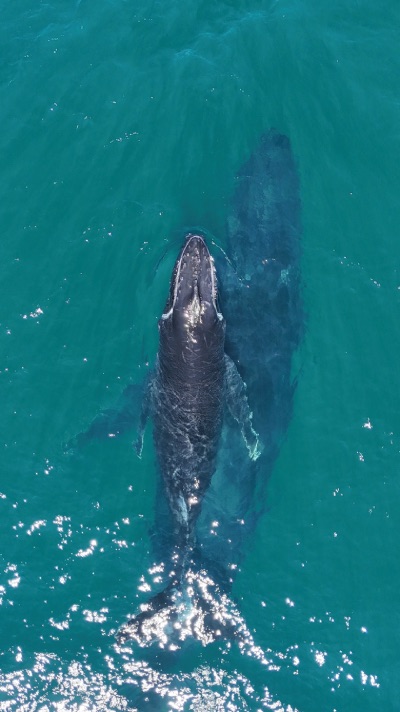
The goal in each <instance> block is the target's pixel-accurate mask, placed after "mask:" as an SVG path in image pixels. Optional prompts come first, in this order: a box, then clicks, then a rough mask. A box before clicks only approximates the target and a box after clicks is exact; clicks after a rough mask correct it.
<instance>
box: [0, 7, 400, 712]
mask: <svg viewBox="0 0 400 712" xmlns="http://www.w3.org/2000/svg"><path fill="white" fill-rule="evenodd" d="M399 25H400V17H399V7H398V4H397V3H396V2H394V0H388V1H387V2H384V3H383V4H380V5H379V4H378V5H377V4H376V3H372V2H370V1H368V0H365V2H358V3H356V2H349V0H347V2H340V1H339V2H336V3H332V2H328V1H327V0H323V1H322V2H318V3H317V2H314V1H308V2H301V1H300V0H293V2H279V1H276V2H256V0H242V1H240V0H237V2H235V3H233V2H221V3H212V2H188V3H186V4H182V3H176V2H173V3H170V4H168V5H167V4H165V3H160V2H156V1H153V2H150V1H149V2H142V3H135V2H125V1H123V0H108V1H107V0H101V1H100V2H97V3H96V4H95V5H94V4H93V3H88V2H87V1H85V0H82V1H81V2H65V0H64V1H62V0H60V1H59V2H57V3H55V2H53V3H52V2H48V3H45V2H35V3H33V2H30V1H29V0H18V2H4V3H3V8H2V21H1V25H0V48H1V49H0V57H1V60H2V62H1V70H0V72H1V73H0V81H1V95H0V107H1V109H0V116H1V128H2V130H1V134H0V145H1V168H0V171H1V185H0V191H1V196H0V206H1V235H2V239H1V248H0V249H1V259H0V279H1V285H2V286H1V300H0V334H1V363H0V376H1V381H0V383H1V385H0V388H1V402H2V408H1V415H0V422H1V426H0V438H1V439H0V446H1V453H2V455H1V463H0V466H1V470H0V493H1V495H0V497H1V498H0V511H1V533H2V536H1V548H0V560H1V564H0V567H1V572H2V577H1V583H0V602H1V607H0V620H1V624H0V626H1V627H0V631H1V633H0V670H1V672H0V709H1V710H7V711H8V710H18V711H24V712H25V711H26V712H28V711H29V712H31V711H33V710H41V711H43V712H44V711H45V710H46V711H47V710H51V711H53V710H57V711H59V710H68V711H70V710H74V711H75V710H76V711H78V710H80V711H83V710H84V711H85V712H86V711H87V710H88V711H89V710H90V711H92V710H110V711H111V710H113V711H114V710H124V709H135V704H136V703H135V699H141V702H139V703H137V704H138V705H139V707H138V709H141V706H144V705H145V697H146V694H147V693H148V692H150V693H151V692H155V698H156V699H157V698H158V700H159V704H158V709H161V710H174V709H176V710H185V711H186V710H201V711H202V710H251V711H252V710H254V711H256V710H261V709H281V710H282V709H284V710H288V711H289V710H294V709H296V710H299V712H333V711H334V710H335V711H337V712H347V711H348V710H351V711H352V712H361V711H362V712H366V711H369V710H370V711H373V712H375V711H376V710H377V709H385V710H397V709H398V707H399V703H398V697H399V695H400V668H399V661H398V648H399V638H400V634H399V625H400V616H399V611H398V587H399V583H400V573H399V565H398V554H397V546H396V544H397V542H398V539H399V534H400V515H399V506H398V502H399V496H400V485H399V480H398V477H397V475H398V470H399V444H400V437H399V436H400V418H399V407H398V401H399V377H398V367H397V366H396V363H397V354H398V353H399V347H400V336H399V328H398V324H399V295H400V291H399V290H400V275H399V246H398V244H399V243H398V226H399V224H400V204H399V200H398V195H399V183H400V171H399V160H398V156H399V148H400V131H399V126H400V103H399V89H400V87H399V76H400V54H399V52H398V36H399ZM271 126H273V127H275V128H276V129H277V130H278V131H280V132H281V133H284V134H286V135H287V136H289V137H290V140H291V144H292V148H293V152H294V154H295V156H296V160H297V165H298V170H299V174H300V180H301V200H302V222H303V237H302V243H303V258H302V275H303V284H304V300H305V306H306V312H307V324H306V330H305V338H304V342H303V346H302V348H301V352H300V355H299V359H298V361H299V364H300V376H299V383H298V388H297V391H296V397H295V407H294V414H293V418H292V421H291V424H290V427H289V429H288V433H287V437H286V440H285V443H284V445H283V447H282V450H281V453H280V456H279V459H278V460H277V462H276V464H275V467H274V470H273V473H272V476H271V477H270V480H269V485H268V490H267V501H266V503H265V510H266V512H265V515H264V517H263V518H262V520H261V521H260V522H259V525H258V528H257V531H256V534H255V535H254V538H253V540H252V541H251V542H248V554H247V556H246V558H245V559H244V561H243V565H242V567H241V571H240V572H239V573H238V575H237V578H236V580H235V584H234V589H233V594H234V596H235V599H236V600H237V601H238V602H239V605H240V609H241V611H242V613H243V615H244V617H245V619H246V621H247V624H248V626H249V628H250V629H251V630H252V631H253V632H254V638H255V640H256V642H257V644H258V645H259V646H261V647H262V648H263V649H264V650H266V651H269V655H270V657H271V659H272V660H273V661H274V664H273V665H270V666H263V665H261V664H260V663H259V662H258V661H256V660H252V659H247V658H246V657H244V656H241V655H240V653H239V652H238V650H237V649H236V648H235V647H234V646H233V647H232V649H230V650H229V649H226V648H223V647H222V646H221V648H218V647H217V648H216V647H213V646H211V647H209V648H205V649H202V650H200V651H197V650H195V651H191V652H190V654H188V655H186V656H185V657H183V658H182V657H177V658H176V659H174V658H172V659H171V660H169V661H168V664H166V663H160V662H159V661H157V660H152V659H151V658H145V656H144V655H143V654H142V653H141V652H140V651H137V653H136V655H135V656H134V657H133V658H132V657H131V658H127V659H125V658H124V657H122V656H120V655H118V654H117V653H116V652H115V650H114V648H113V642H114V639H113V637H112V635H109V633H110V631H111V630H113V629H115V628H116V627H117V626H118V625H120V624H121V622H122V621H123V620H124V619H125V616H126V615H127V614H128V613H132V611H133V610H134V608H135V607H136V605H137V603H138V602H140V601H142V600H145V593H142V594H140V591H139V592H138V590H137V586H138V584H140V577H141V576H142V575H143V574H144V573H145V572H146V570H147V569H148V567H149V564H150V562H151V560H152V559H151V556H152V554H151V542H150V538H149V529H150V527H151V525H152V522H153V511H154V490H155V478H156V465H155V460H154V451H153V445H152V441H151V437H149V436H148V437H147V438H146V442H145V451H144V455H143V458H142V460H138V459H137V458H136V455H135V453H134V451H133V448H132V446H131V443H132V440H133V439H134V434H133V433H131V434H127V435H124V436H122V437H121V438H119V439H117V438H116V439H108V440H107V441H105V442H101V441H99V442H94V443H93V444H90V445H89V446H88V447H87V448H86V449H85V450H84V451H83V452H82V453H81V454H80V455H79V456H77V457H75V458H67V457H66V456H65V453H64V451H63V447H62V444H63V443H64V442H65V441H66V440H67V439H68V438H69V437H71V436H72V435H74V434H75V433H76V432H78V431H79V430H80V429H82V428H84V427H86V426H87V424H88V423H90V421H91V419H92V418H93V416H94V415H95V414H96V413H98V412H99V410H100V409H101V408H105V407H108V406H110V405H112V404H113V403H115V401H116V400H117V399H118V397H119V395H120V393H121V391H122V390H123V388H124V386H125V385H126V384H127V383H129V382H130V381H136V382H138V381H139V380H140V378H141V375H142V373H143V372H145V371H146V370H147V367H146V363H147V362H152V361H153V359H154V355H155V352H156V348H157V318H158V316H159V315H160V313H161V310H162V307H163V304H164V300H165V296H166V291H167V287H168V279H169V274H170V269H171V265H172V262H173V259H174V257H175V255H176V253H177V250H178V247H179V242H177V241H176V239H177V237H180V238H181V237H182V234H183V232H182V231H183V230H184V228H185V226H186V225H202V226H204V227H205V228H207V229H208V230H209V231H211V232H212V233H213V234H214V235H215V236H216V237H217V239H219V241H220V243H221V244H223V243H224V225H225V220H226V215H227V211H228V206H229V201H230V199H231V195H232V189H233V177H234V175H235V173H236V172H237V170H238V168H239V166H240V165H241V164H242V163H243V161H245V160H246V159H247V158H248V156H249V154H250V153H251V152H252V151H253V150H254V147H255V146H256V144H257V142H258V139H259V137H260V135H261V134H262V133H263V132H264V131H266V130H268V129H269V128H270V127H271ZM172 243H173V244H172ZM167 248H169V249H168V256H167V258H166V259H165V260H164V261H162V262H161V264H160V265H159V266H158V263H159V261H160V259H161V257H162V255H163V253H164V252H165V250H166V249H167ZM140 595H142V597H143V598H138V596H140ZM137 688H140V689H141V691H142V693H143V696H142V697H141V698H137V697H135V694H134V692H133V690H134V691H136V690H137ZM153 699H154V698H153ZM149 704H150V705H151V704H155V703H149ZM147 707H148V705H147ZM150 709H151V706H150Z"/></svg>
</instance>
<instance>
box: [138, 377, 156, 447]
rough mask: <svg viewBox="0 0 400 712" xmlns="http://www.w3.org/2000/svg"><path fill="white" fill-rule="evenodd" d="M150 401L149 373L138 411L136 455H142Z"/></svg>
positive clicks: (150, 379) (151, 388) (150, 380)
mask: <svg viewBox="0 0 400 712" xmlns="http://www.w3.org/2000/svg"><path fill="white" fill-rule="evenodd" d="M152 401H153V374H151V375H149V377H148V379H147V381H146V383H145V386H144V392H143V397H142V408H141V411H140V418H139V425H138V434H137V438H136V442H135V450H136V454H137V456H138V457H142V450H143V440H144V431H145V430H146V424H147V420H148V418H149V415H150V413H151V409H152Z"/></svg>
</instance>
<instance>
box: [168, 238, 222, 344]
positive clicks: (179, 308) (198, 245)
mask: <svg viewBox="0 0 400 712" xmlns="http://www.w3.org/2000/svg"><path fill="white" fill-rule="evenodd" d="M217 300H218V285H217V275H216V271H215V266H214V260H213V258H212V256H211V255H210V252H209V250H208V247H207V245H206V243H205V240H204V238H203V237H202V236H201V235H197V234H192V233H189V235H187V236H186V240H185V244H184V245H183V247H182V250H181V252H180V254H179V255H178V258H177V260H176V262H175V267H174V270H173V273H172V278H171V285H170V291H169V296H168V299H167V303H166V305H165V309H164V312H163V314H162V316H161V319H160V328H162V326H163V324H167V323H169V324H170V325H171V326H172V327H173V328H174V330H178V331H182V332H183V333H184V334H187V335H188V336H189V335H191V334H192V335H193V334H194V333H196V332H198V331H202V332H209V331H212V330H213V329H215V328H216V327H217V328H218V326H223V322H224V320H223V316H222V314H221V313H220V312H219V309H218V301H217Z"/></svg>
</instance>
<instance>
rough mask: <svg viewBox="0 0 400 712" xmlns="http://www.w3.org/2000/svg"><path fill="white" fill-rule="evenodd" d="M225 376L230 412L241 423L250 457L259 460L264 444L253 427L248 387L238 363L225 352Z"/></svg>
mask: <svg viewBox="0 0 400 712" xmlns="http://www.w3.org/2000/svg"><path fill="white" fill-rule="evenodd" d="M225 378H226V404H227V406H228V409H229V412H230V413H231V415H232V416H233V417H234V418H235V420H236V421H237V422H238V423H239V425H240V429H241V432H242V436H243V440H244V442H245V444H246V447H247V450H248V452H249V457H250V459H251V460H257V458H258V457H260V455H261V453H262V451H263V445H262V443H261V442H260V439H259V436H258V433H256V431H255V430H254V428H253V413H252V412H251V410H250V407H249V402H248V400H247V394H246V390H247V387H246V384H245V382H244V381H243V379H242V377H241V375H240V373H239V371H238V370H237V368H236V365H235V364H234V362H233V361H232V359H231V358H229V356H228V355H227V354H225Z"/></svg>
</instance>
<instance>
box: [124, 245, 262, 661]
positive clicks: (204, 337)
mask: <svg viewBox="0 0 400 712" xmlns="http://www.w3.org/2000/svg"><path fill="white" fill-rule="evenodd" d="M158 328H159V348H158V354H157V360H156V365H155V370H154V375H153V377H152V378H151V379H150V380H149V382H148V385H147V388H146V392H145V394H144V398H143V405H142V412H141V417H140V425H139V434H138V439H137V443H136V449H137V453H138V455H139V456H140V454H141V451H142V447H143V437H144V431H145V428H146V423H147V420H148V418H149V416H151V417H152V419H153V437H154V446H155V451H156V455H157V461H158V469H159V472H160V475H161V482H162V491H163V499H164V500H165V501H166V502H167V503H168V507H169V514H170V522H171V534H170V542H171V546H170V552H169V555H168V556H167V557H166V558H167V562H168V564H169V567H170V571H169V573H168V578H167V581H168V582H167V585H166V587H165V588H164V589H163V590H162V591H160V592H158V593H157V594H156V595H155V596H153V597H152V598H151V599H150V601H148V602H147V603H145V604H144V605H143V607H142V610H141V611H140V612H138V613H137V614H136V615H134V616H133V617H131V618H130V619H129V620H128V622H127V623H125V624H124V625H122V627H121V628H120V629H119V631H118V635H117V638H118V641H119V642H120V643H124V642H126V641H127V640H134V641H135V642H136V643H138V644H139V645H141V646H149V645H152V644H158V645H159V646H160V647H171V646H172V649H174V650H175V649H177V648H179V647H181V645H182V644H183V642H184V641H185V640H186V639H187V638H191V639H195V640H198V641H200V642H201V643H202V644H203V645H205V644H208V643H210V642H212V641H213V640H215V639H216V638H217V637H218V636H223V635H228V634H229V636H234V635H240V637H241V639H243V635H244V633H243V630H244V626H243V621H242V620H241V618H240V616H239V614H238V613H237V611H236V609H235V606H234V604H233V603H232V602H231V601H229V600H228V599H227V597H226V596H224V594H222V593H220V592H219V590H218V586H217V583H216V582H215V581H214V580H212V579H211V578H210V576H209V574H208V572H207V571H205V570H204V569H203V568H202V566H201V563H199V562H198V560H197V559H196V554H195V552H196V541H195V531H196V523H197V520H198V518H199V514H200V512H201V507H202V503H203V499H204V495H205V493H206V492H207V490H208V488H209V486H210V482H211V480H212V476H213V474H214V471H215V468H216V461H217V453H218V446H219V441H220V436H221V430H222V425H223V419H224V411H225V409H227V410H228V411H229V413H230V415H231V416H232V417H233V419H234V420H235V421H236V422H237V423H238V425H239V427H240V430H241V434H242V447H243V451H246V453H247V457H249V458H250V459H251V460H253V461H255V460H257V459H258V457H259V455H260V454H261V451H262V446H261V443H260V441H259V438H258V435H257V433H256V431H255V430H254V428H253V424H252V412H251V410H250V406H249V403H248V400H247V395H246V386H245V384H244V382H243V380H242V378H241V376H240V375H239V372H238V370H237V368H236V366H235V364H234V362H233V361H232V360H231V359H230V357H229V356H228V355H227V354H226V353H225V348H224V347H225V330H226V324H225V319H224V317H223V315H222V313H221V312H220V311H219V306H218V282H217V274H216V269H215V264H214V260H213V257H212V256H211V254H210V252H209V249H208V246H207V244H206V241H205V238H204V236H203V235H201V234H192V233H189V234H188V235H187V236H186V238H185V242H184V245H183V247H182V249H181V251H180V253H179V255H178V258H177V260H176V263H175V266H174V269H173V273H172V278H171V282H170V289H169V294H168V298H167V302H166V305H165V308H164V311H163V313H162V315H161V318H160V320H159V324H158ZM160 516H162V514H160ZM156 525H157V523H156ZM246 633H247V631H246Z"/></svg>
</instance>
